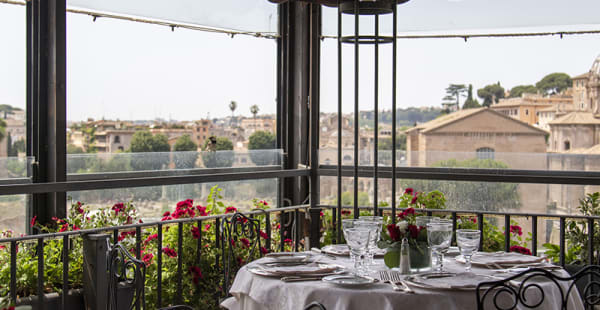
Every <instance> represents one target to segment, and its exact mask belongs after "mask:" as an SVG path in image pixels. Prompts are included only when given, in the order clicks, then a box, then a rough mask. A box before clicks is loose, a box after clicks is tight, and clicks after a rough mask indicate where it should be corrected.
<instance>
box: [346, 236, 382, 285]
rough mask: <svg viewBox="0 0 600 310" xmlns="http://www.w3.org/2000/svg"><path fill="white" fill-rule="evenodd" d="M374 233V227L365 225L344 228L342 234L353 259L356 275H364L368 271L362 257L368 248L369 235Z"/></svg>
mask: <svg viewBox="0 0 600 310" xmlns="http://www.w3.org/2000/svg"><path fill="white" fill-rule="evenodd" d="M374 233H375V230H374V229H370V228H367V227H353V228H344V236H345V237H346V242H347V243H348V246H349V247H350V253H352V257H353V260H354V269H355V273H356V274H358V275H366V274H367V273H368V270H367V269H366V268H365V265H364V259H365V255H366V253H367V251H368V249H369V243H370V241H371V235H372V234H374Z"/></svg>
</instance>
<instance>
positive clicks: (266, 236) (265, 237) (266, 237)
mask: <svg viewBox="0 0 600 310" xmlns="http://www.w3.org/2000/svg"><path fill="white" fill-rule="evenodd" d="M260 236H261V237H262V238H263V239H269V235H267V233H266V232H264V231H262V230H261V231H260Z"/></svg>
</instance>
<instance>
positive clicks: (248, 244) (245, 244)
mask: <svg viewBox="0 0 600 310" xmlns="http://www.w3.org/2000/svg"><path fill="white" fill-rule="evenodd" d="M240 241H241V242H242V244H243V245H244V246H245V247H247V248H249V247H250V240H248V239H247V238H242V239H240Z"/></svg>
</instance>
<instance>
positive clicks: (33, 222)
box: [29, 215, 37, 227]
mask: <svg viewBox="0 0 600 310" xmlns="http://www.w3.org/2000/svg"><path fill="white" fill-rule="evenodd" d="M36 220H37V215H36V216H34V217H33V218H32V219H31V222H30V223H29V224H30V225H31V227H33V226H35V221H36Z"/></svg>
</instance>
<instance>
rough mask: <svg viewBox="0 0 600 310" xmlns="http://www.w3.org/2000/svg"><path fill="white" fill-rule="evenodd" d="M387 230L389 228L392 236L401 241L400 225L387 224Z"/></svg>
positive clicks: (393, 238)
mask: <svg viewBox="0 0 600 310" xmlns="http://www.w3.org/2000/svg"><path fill="white" fill-rule="evenodd" d="M387 230H388V234H389V235H390V238H391V239H392V240H394V241H400V240H401V238H400V235H401V234H400V228H398V226H396V225H395V224H388V226H387Z"/></svg>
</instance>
